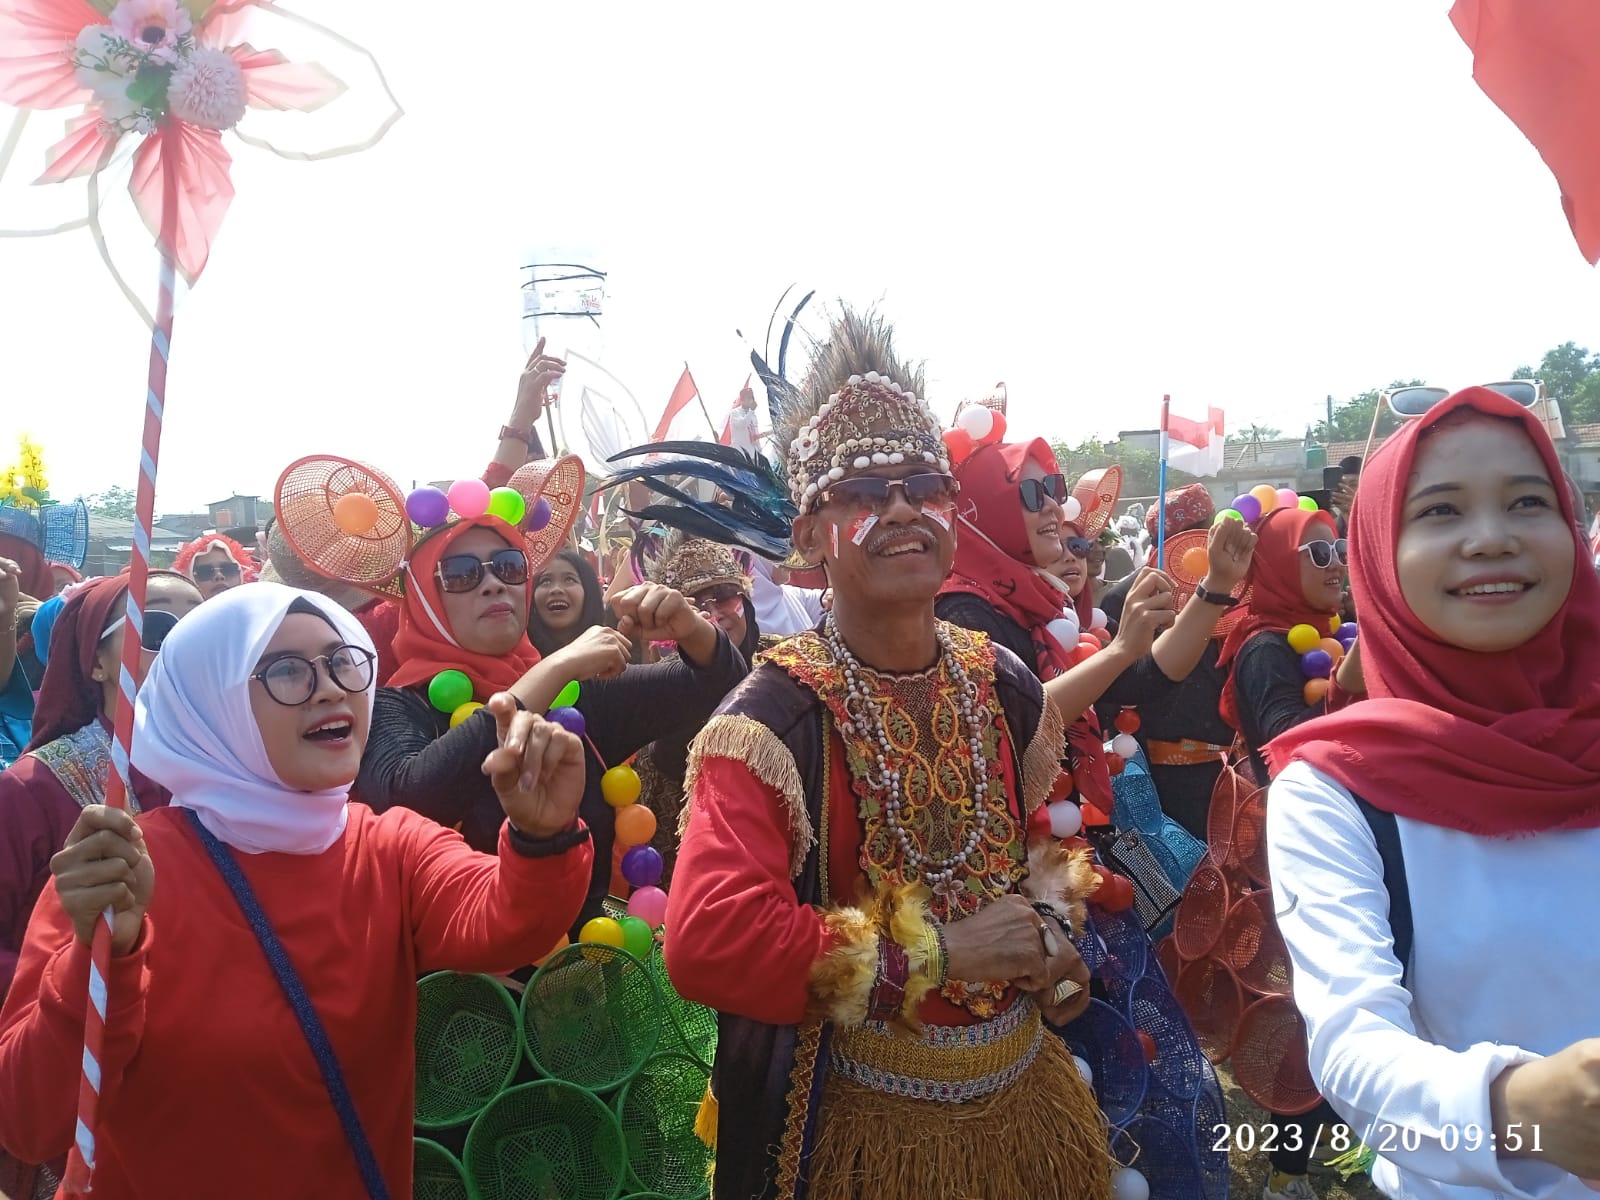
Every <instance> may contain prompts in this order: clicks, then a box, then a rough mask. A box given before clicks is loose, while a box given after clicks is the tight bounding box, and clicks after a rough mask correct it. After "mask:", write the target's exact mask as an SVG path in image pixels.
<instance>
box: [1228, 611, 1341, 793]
mask: <svg viewBox="0 0 1600 1200" xmlns="http://www.w3.org/2000/svg"><path fill="white" fill-rule="evenodd" d="M1233 686H1234V691H1235V693H1236V694H1237V696H1238V704H1239V724H1240V725H1241V726H1243V728H1242V729H1241V730H1240V732H1241V733H1242V734H1244V741H1245V745H1247V746H1248V747H1250V759H1251V762H1252V763H1253V764H1254V766H1255V767H1256V769H1257V770H1258V771H1259V772H1260V775H1261V778H1262V779H1265V778H1267V765H1266V763H1265V762H1264V761H1263V760H1262V758H1261V747H1263V746H1265V745H1266V744H1267V743H1268V742H1270V741H1271V740H1272V739H1273V738H1275V737H1277V736H1278V735H1279V734H1280V733H1286V732H1288V731H1289V730H1291V729H1293V728H1294V727H1295V726H1296V725H1302V724H1304V723H1305V722H1307V721H1309V720H1311V719H1312V718H1313V717H1320V716H1322V715H1323V714H1324V713H1326V712H1327V711H1328V704H1327V701H1325V700H1318V701H1317V702H1316V703H1315V704H1307V703H1306V698H1305V690H1306V677H1305V673H1304V672H1303V671H1301V670H1300V655H1299V654H1297V653H1296V652H1295V649H1294V647H1293V646H1291V645H1289V639H1288V638H1287V637H1286V636H1285V635H1284V634H1283V633H1281V632H1275V631H1273V630H1262V631H1261V632H1260V633H1258V634H1256V635H1255V637H1253V638H1251V639H1250V640H1249V641H1248V642H1246V643H1245V644H1244V645H1243V646H1242V647H1241V648H1240V650H1239V654H1238V657H1237V658H1236V659H1235V660H1234V663H1233Z"/></svg>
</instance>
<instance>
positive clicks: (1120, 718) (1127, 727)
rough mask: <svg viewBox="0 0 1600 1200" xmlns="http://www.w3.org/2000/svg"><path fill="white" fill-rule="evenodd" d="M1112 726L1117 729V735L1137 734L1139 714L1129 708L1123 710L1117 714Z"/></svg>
mask: <svg viewBox="0 0 1600 1200" xmlns="http://www.w3.org/2000/svg"><path fill="white" fill-rule="evenodd" d="M1112 724H1113V725H1115V726H1116V727H1117V732H1118V733H1138V732H1139V714H1138V713H1137V712H1136V711H1134V710H1133V709H1131V708H1125V709H1123V710H1122V711H1121V712H1119V713H1118V714H1117V719H1116V720H1115V721H1113V722H1112Z"/></svg>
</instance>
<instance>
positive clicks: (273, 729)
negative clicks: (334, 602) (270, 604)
mask: <svg viewBox="0 0 1600 1200" xmlns="http://www.w3.org/2000/svg"><path fill="white" fill-rule="evenodd" d="M343 641H344V639H343V638H342V637H341V636H340V635H339V633H338V631H337V630H335V629H334V628H333V626H332V625H330V624H328V622H326V621H324V620H323V619H322V618H321V617H318V616H313V615H311V614H310V613H293V612H292V613H290V614H289V615H288V616H286V617H284V619H283V624H281V625H279V626H278V632H277V633H275V634H273V635H272V640H271V641H270V642H268V643H267V648H266V649H265V650H264V651H263V652H262V654H261V658H260V660H259V661H258V662H257V664H256V671H257V672H260V671H263V670H265V669H267V668H268V667H270V666H272V664H273V663H274V662H277V661H279V660H282V659H283V658H284V657H285V656H286V655H299V656H300V657H301V658H304V659H311V660H314V659H318V658H321V657H322V656H331V655H333V654H334V653H335V652H336V651H337V650H338V649H339V646H340V645H341V644H342V643H343ZM313 667H314V669H315V672H316V680H317V683H316V691H315V692H313V693H312V695H311V698H310V699H309V700H307V701H305V702H304V703H303V704H280V703H278V701H276V700H274V699H273V698H272V696H271V695H270V694H269V693H268V691H267V688H266V685H265V684H264V683H262V682H261V680H259V679H252V680H251V681H250V711H251V712H252V713H253V714H254V715H255V719H256V727H257V728H258V729H259V730H260V731H261V744H262V746H263V747H265V749H266V752H267V761H268V762H269V763H270V764H271V765H272V770H273V772H274V773H275V774H276V775H277V776H278V778H279V779H280V780H282V782H283V785H284V786H285V787H286V788H289V789H291V790H293V791H297V792H321V791H327V790H329V789H331V788H340V787H347V786H349V785H350V784H351V783H352V782H354V781H355V777H356V772H357V771H358V770H360V768H361V751H362V750H363V749H364V748H365V747H366V744H367V730H368V727H369V725H370V723H371V714H370V713H369V712H368V705H367V702H366V701H365V700H364V699H362V697H361V696H359V695H355V696H353V695H351V694H350V693H348V692H346V691H345V690H344V689H343V688H342V687H339V686H338V685H337V684H335V683H334V682H333V679H332V677H331V676H330V674H329V671H328V664H327V663H325V662H314V663H313Z"/></svg>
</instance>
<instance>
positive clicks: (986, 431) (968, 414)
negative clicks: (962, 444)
mask: <svg viewBox="0 0 1600 1200" xmlns="http://www.w3.org/2000/svg"><path fill="white" fill-rule="evenodd" d="M994 418H995V412H994V410H993V409H991V408H985V407H984V406H983V405H981V404H974V405H972V406H971V407H970V408H964V409H962V410H961V415H960V416H959V417H957V418H956V428H957V429H959V430H961V432H963V433H965V434H966V435H967V436H968V437H969V438H971V439H972V440H973V441H974V442H980V443H981V442H982V441H984V439H986V438H987V437H988V436H989V435H990V434H991V433H993V432H994Z"/></svg>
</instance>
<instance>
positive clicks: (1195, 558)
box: [1178, 546, 1211, 579]
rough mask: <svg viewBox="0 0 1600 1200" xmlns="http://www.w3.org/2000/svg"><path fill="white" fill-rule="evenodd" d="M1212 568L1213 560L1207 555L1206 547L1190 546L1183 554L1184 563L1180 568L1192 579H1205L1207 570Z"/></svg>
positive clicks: (1181, 563) (1180, 564)
mask: <svg viewBox="0 0 1600 1200" xmlns="http://www.w3.org/2000/svg"><path fill="white" fill-rule="evenodd" d="M1210 566H1211V559H1210V558H1209V557H1208V556H1207V554H1206V548H1205V547H1204V546H1190V547H1189V548H1188V549H1187V550H1185V551H1184V552H1183V561H1182V562H1180V563H1179V564H1178V567H1179V568H1180V569H1181V570H1182V571H1183V573H1184V574H1185V575H1187V576H1189V578H1191V579H1204V578H1205V577H1206V570H1207V568H1209V567H1210Z"/></svg>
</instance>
